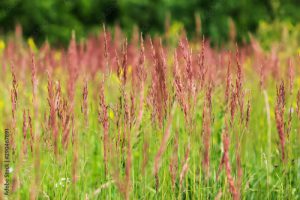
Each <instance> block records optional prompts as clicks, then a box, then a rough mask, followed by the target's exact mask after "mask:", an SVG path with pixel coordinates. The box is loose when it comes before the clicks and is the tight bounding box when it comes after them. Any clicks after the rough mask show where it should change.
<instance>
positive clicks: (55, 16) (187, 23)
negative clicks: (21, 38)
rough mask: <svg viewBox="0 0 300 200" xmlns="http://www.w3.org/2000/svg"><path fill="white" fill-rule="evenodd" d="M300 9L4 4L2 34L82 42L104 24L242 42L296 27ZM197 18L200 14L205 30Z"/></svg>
mask: <svg viewBox="0 0 300 200" xmlns="http://www.w3.org/2000/svg"><path fill="white" fill-rule="evenodd" d="M299 10H300V1H299V0H201V1H197V0H119V1H117V0H0V34H2V35H6V34H7V33H10V32H13V31H14V29H15V26H16V24H21V26H22V28H23V34H24V35H25V37H33V38H34V39H35V41H37V42H38V43H40V42H42V41H44V40H45V39H47V40H48V41H49V42H50V43H52V44H67V43H68V41H69V38H70V34H71V31H72V30H75V31H76V34H77V35H78V36H79V38H80V37H84V36H86V35H87V34H89V33H93V32H97V30H99V28H101V24H102V23H105V24H107V25H108V26H114V25H115V24H119V25H120V26H121V28H122V29H123V31H124V32H126V33H127V34H128V35H129V36H130V34H131V33H132V30H133V27H134V26H135V25H137V26H138V27H139V31H142V32H143V33H149V34H152V35H153V34H161V33H163V32H164V31H165V29H166V27H169V28H170V29H173V31H174V30H175V31H176V30H177V29H176V27H184V28H185V29H186V31H187V33H188V35H189V36H190V37H193V36H195V35H196V33H198V34H201V35H202V34H204V35H205V36H206V37H209V38H210V39H211V41H212V43H213V44H218V45H220V44H222V43H224V42H225V41H228V39H229V38H230V30H231V34H233V35H234V36H235V35H236V39H237V40H238V41H239V42H247V41H249V32H251V33H256V32H257V30H258V27H259V25H260V24H261V23H266V24H272V23H273V22H274V21H285V22H286V23H289V24H291V25H292V26H293V25H295V24H297V22H299V21H300V14H299ZM195 16H200V19H201V26H200V27H201V30H200V28H199V26H198V28H197V26H196V21H197V20H196V18H197V17H195ZM198 19H199V18H198ZM232 21H233V22H234V23H231V22H232ZM166 24H167V25H166ZM232 24H234V26H232ZM230 27H231V29H230ZM233 27H234V28H233ZM235 32H236V34H234V33H235ZM77 38H78V37H77Z"/></svg>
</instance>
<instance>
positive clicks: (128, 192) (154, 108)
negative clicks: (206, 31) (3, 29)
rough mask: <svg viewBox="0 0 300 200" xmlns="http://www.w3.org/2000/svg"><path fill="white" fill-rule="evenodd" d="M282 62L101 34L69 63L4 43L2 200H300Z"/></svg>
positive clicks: (294, 130)
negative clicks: (6, 148) (7, 154)
mask: <svg viewBox="0 0 300 200" xmlns="http://www.w3.org/2000/svg"><path fill="white" fill-rule="evenodd" d="M287 48H288V44H280V45H278V46H275V47H272V48H271V49H270V50H269V51H265V50H263V49H262V48H261V47H260V43H259V42H258V41H257V40H255V38H252V40H251V43H250V44H248V45H240V46H239V45H236V44H235V43H234V42H232V43H231V44H230V45H228V47H226V48H225V47H224V48H219V49H216V48H212V47H211V46H210V42H209V38H204V37H199V38H198V39H192V40H188V39H187V38H186V37H185V35H184V34H183V35H181V36H180V37H179V39H178V41H176V43H175V44H174V43H171V42H168V40H167V39H165V38H164V37H162V38H158V37H152V38H151V37H149V36H142V35H141V34H139V33H135V34H133V36H132V37H131V38H128V39H126V37H125V35H123V33H122V32H121V31H120V30H115V31H113V32H111V31H108V30H105V29H104V30H103V31H101V32H100V33H99V35H97V36H90V37H88V38H87V39H86V40H85V41H78V40H77V41H76V36H75V33H73V34H72V36H71V37H70V44H69V47H68V48H67V49H64V48H55V47H51V46H50V45H49V44H48V43H47V42H45V43H44V44H43V45H42V46H41V47H37V46H36V45H35V43H34V41H33V39H28V41H27V42H26V40H24V39H23V38H22V36H21V35H20V34H18V33H17V34H16V35H14V36H12V37H11V38H10V39H7V40H5V41H3V40H1V41H0V62H1V73H0V94H1V95H0V97H1V98H0V115H1V117H0V119H1V123H0V130H1V143H0V146H1V148H0V149H1V151H0V152H1V170H0V172H1V174H0V175H1V176H0V177H1V181H0V182H1V187H2V190H4V187H5V186H4V184H5V182H6V180H7V179H6V176H5V175H7V174H8V176H9V179H8V181H9V195H5V194H4V192H1V193H0V197H1V198H0V199H7V198H9V199H234V200H236V199H299V198H300V196H299V195H300V187H299V185H300V123H299V118H300V90H299V89H300V76H299V73H300V71H299V67H298V66H299V64H300V56H299V54H298V53H297V50H293V51H286V49H287ZM287 52H289V53H287ZM5 129H8V130H9V161H10V162H9V168H8V171H7V169H6V167H5V166H4V155H5V153H6V152H5V145H6V143H7V141H5V137H4V130H5Z"/></svg>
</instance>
